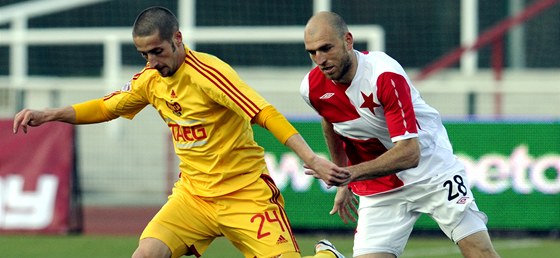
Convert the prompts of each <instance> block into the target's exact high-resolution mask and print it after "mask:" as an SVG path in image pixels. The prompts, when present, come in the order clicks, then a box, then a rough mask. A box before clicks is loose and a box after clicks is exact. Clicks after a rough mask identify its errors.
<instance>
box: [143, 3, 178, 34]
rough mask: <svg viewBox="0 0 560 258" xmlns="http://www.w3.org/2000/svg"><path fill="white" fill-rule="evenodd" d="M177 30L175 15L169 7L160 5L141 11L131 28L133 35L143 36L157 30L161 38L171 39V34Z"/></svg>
mask: <svg viewBox="0 0 560 258" xmlns="http://www.w3.org/2000/svg"><path fill="white" fill-rule="evenodd" d="M178 30H179V22H178V21H177V17H175V15H174V14H173V12H171V11H170V10H169V9H167V8H165V7H161V6H152V7H149V8H147V9H145V10H144V11H142V12H141V13H140V14H139V15H138V17H136V21H134V26H133V29H132V36H133V37H144V36H149V35H152V34H153V33H155V32H156V31H157V32H159V37H160V38H161V39H163V40H169V41H171V40H172V38H173V34H174V33H175V32H177V31H178Z"/></svg>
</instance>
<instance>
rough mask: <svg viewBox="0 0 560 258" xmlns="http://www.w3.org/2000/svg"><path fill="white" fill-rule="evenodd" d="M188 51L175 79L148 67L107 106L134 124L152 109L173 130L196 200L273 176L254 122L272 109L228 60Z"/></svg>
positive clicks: (182, 168)
mask: <svg viewBox="0 0 560 258" xmlns="http://www.w3.org/2000/svg"><path fill="white" fill-rule="evenodd" d="M185 51H186V54H187V55H186V58H185V61H184V63H183V64H182V65H181V66H180V67H179V69H178V70H177V71H176V72H175V74H174V75H172V76H169V77H162V76H160V74H159V73H158V72H157V70H156V69H150V68H148V67H146V68H144V69H143V70H142V71H141V72H140V73H138V74H136V75H135V76H134V77H133V78H132V79H131V80H130V82H129V83H128V84H127V85H126V86H125V87H124V88H123V89H122V90H121V91H117V92H114V93H112V94H110V95H107V96H106V97H105V98H104V104H105V107H106V108H107V109H108V110H109V111H111V113H113V114H114V115H117V116H122V117H125V118H128V119H132V118H133V117H134V116H135V115H136V114H137V113H138V112H140V110H142V109H143V108H144V107H145V106H147V105H148V104H150V105H152V106H153V107H154V108H155V109H156V110H157V111H158V113H159V114H160V116H161V118H162V119H163V121H164V122H165V123H166V124H167V126H168V127H169V130H170V131H171V136H172V139H173V143H174V146H175V152H176V154H177V156H178V157H179V161H180V164H179V168H180V172H181V182H182V183H184V184H186V187H187V189H189V191H191V192H192V194H195V195H200V196H207V197H211V196H218V195H224V194H227V193H230V192H233V191H236V190H238V189H241V188H243V187H245V186H247V185H249V184H251V183H252V182H254V181H255V180H257V178H259V176H260V175H261V174H263V173H265V174H268V171H267V168H266V163H265V161H264V150H263V148H262V147H261V146H259V145H258V144H257V143H256V142H255V140H254V137H253V130H252V127H251V119H252V118H253V117H255V116H256V115H257V114H258V113H259V112H260V111H261V110H262V109H263V108H265V107H266V106H269V105H270V104H269V103H268V102H267V101H266V100H265V99H264V98H263V97H262V96H260V95H259V94H258V93H257V92H256V91H255V90H253V89H252V88H251V87H249V86H248V85H247V84H246V83H245V82H244V81H242V80H241V78H240V77H239V75H238V74H237V73H236V72H235V71H234V70H233V69H232V68H231V67H230V66H229V65H228V64H226V63H225V62H223V61H222V60H220V59H218V58H217V57H215V56H212V55H209V54H205V53H201V52H196V51H193V50H190V49H188V48H185Z"/></svg>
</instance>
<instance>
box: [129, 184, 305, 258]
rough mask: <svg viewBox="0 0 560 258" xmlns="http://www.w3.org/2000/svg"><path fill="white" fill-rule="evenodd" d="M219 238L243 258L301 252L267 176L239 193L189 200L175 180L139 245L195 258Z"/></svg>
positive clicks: (279, 200) (188, 194)
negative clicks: (154, 243)
mask: <svg viewBox="0 0 560 258" xmlns="http://www.w3.org/2000/svg"><path fill="white" fill-rule="evenodd" d="M220 236H225V237H226V238H228V239H229V240H230V241H231V242H232V243H233V245H234V246H235V247H237V248H238V249H239V250H240V251H241V252H242V253H243V254H244V255H245V257H273V256H277V255H280V254H283V253H287V252H297V253H299V252H300V250H299V247H298V245H297V243H296V240H295V237H294V235H293V232H292V228H291V225H290V222H289V221H288V217H287V216H286V211H285V210H284V199H283V197H282V195H281V194H280V190H279V189H278V188H277V187H276V185H275V184H274V182H273V181H272V178H270V176H268V175H262V176H261V177H260V178H259V179H258V180H256V181H255V182H254V183H252V184H250V185H248V186H247V187H245V188H243V189H241V190H238V191H236V192H233V193H230V194H227V195H224V196H218V197H211V198H207V197H200V196H194V195H192V194H190V193H189V191H188V190H187V189H185V187H184V185H183V184H182V183H181V180H179V181H178V182H177V183H175V186H174V187H173V193H172V194H171V195H170V196H169V199H168V201H167V203H166V204H165V205H164V206H163V207H162V208H161V210H160V211H159V212H158V213H157V214H156V215H155V216H154V218H153V219H152V220H151V221H150V223H148V226H146V228H145V229H144V232H143V233H142V236H141V237H140V239H144V238H156V239H159V240H161V241H163V242H164V243H165V244H166V245H167V246H168V247H169V249H170V250H171V252H172V253H173V255H172V257H180V256H182V255H195V256H196V257H200V256H201V255H202V253H204V251H205V250H206V249H207V248H208V246H209V245H210V243H211V242H212V241H213V240H214V238H216V237H220Z"/></svg>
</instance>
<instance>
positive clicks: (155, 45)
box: [133, 32, 182, 77]
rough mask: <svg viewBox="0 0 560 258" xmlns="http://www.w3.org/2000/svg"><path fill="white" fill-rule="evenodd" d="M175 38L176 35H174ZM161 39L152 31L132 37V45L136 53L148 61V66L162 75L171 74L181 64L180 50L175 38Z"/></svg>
mask: <svg viewBox="0 0 560 258" xmlns="http://www.w3.org/2000/svg"><path fill="white" fill-rule="evenodd" d="M175 38H176V37H175ZM175 38H174V39H172V40H163V39H161V38H160V37H159V33H157V32H156V33H153V34H152V35H149V36H143V37H134V39H133V40H134V45H135V46H136V50H137V51H138V53H140V54H141V55H142V57H144V59H146V61H148V65H149V67H150V68H154V69H157V70H158V72H159V74H160V75H161V76H163V77H168V76H171V75H173V74H174V73H175V72H176V71H177V69H179V66H180V65H181V64H182V62H180V61H179V60H181V57H180V56H178V55H179V54H180V51H178V48H179V47H182V46H181V44H179V43H180V42H181V41H179V42H177V41H176V39H175Z"/></svg>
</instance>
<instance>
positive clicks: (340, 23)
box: [305, 11, 348, 38]
mask: <svg viewBox="0 0 560 258" xmlns="http://www.w3.org/2000/svg"><path fill="white" fill-rule="evenodd" d="M325 31H329V32H334V33H333V34H334V35H333V36H335V37H338V38H343V37H344V35H345V34H346V33H347V32H348V26H347V25H346V22H345V21H344V19H342V17H341V16H340V15H338V14H336V13H333V12H326V11H325V12H318V13H316V14H315V15H313V16H311V18H309V21H307V25H306V26H305V35H309V36H311V35H315V34H316V33H321V32H325Z"/></svg>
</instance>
